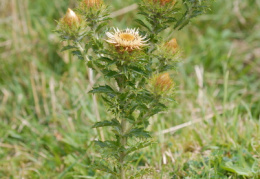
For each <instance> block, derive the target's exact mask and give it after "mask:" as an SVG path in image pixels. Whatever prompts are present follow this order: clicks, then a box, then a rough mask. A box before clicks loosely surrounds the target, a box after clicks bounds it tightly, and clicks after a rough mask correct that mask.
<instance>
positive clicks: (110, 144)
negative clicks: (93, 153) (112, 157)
mask: <svg viewBox="0 0 260 179" xmlns="http://www.w3.org/2000/svg"><path fill="white" fill-rule="evenodd" d="M94 142H95V144H96V145H98V146H99V147H101V148H110V149H114V150H116V149H118V146H117V143H116V142H114V141H105V142H102V141H94Z"/></svg>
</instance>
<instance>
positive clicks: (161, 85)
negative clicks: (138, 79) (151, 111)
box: [153, 73, 174, 93]
mask: <svg viewBox="0 0 260 179" xmlns="http://www.w3.org/2000/svg"><path fill="white" fill-rule="evenodd" d="M153 85H154V90H155V92H156V93H164V92H168V91H169V90H170V89H172V88H173V85H174V83H173V81H172V79H171V77H170V74H169V73H163V74H160V75H159V76H157V77H155V79H154V84H153Z"/></svg>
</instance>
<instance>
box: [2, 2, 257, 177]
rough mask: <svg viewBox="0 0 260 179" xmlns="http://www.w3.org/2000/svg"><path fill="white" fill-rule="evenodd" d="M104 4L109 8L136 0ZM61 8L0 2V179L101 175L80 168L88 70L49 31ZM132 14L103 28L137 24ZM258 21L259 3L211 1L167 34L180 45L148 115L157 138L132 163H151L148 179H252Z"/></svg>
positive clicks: (85, 147)
mask: <svg viewBox="0 0 260 179" xmlns="http://www.w3.org/2000/svg"><path fill="white" fill-rule="evenodd" d="M74 2H75V1H74ZM105 2H107V4H110V5H111V10H112V11H114V10H117V9H120V8H123V7H125V6H127V5H131V4H132V3H134V2H136V1H133V0H125V1H121V0H114V1H108V0H107V1H105ZM112 2H113V3H112ZM237 3H238V6H237ZM68 6H70V7H73V6H74V3H73V1H72V0H71V1H70V2H69V1H63V0H55V1H52V0H34V1H32V0H24V1H19V3H18V0H13V1H8V0H2V1H1V2H0V12H1V14H0V62H1V65H0V129H1V130H0V178H3V179H5V178H44V179H45V178H109V176H108V175H104V173H101V172H95V171H92V170H90V169H88V167H87V166H88V165H89V164H90V163H91V162H92V161H93V159H94V158H95V156H97V154H98V152H97V151H96V150H97V149H96V148H95V147H94V146H93V143H92V141H93V140H94V139H96V138H97V137H98V133H97V131H95V130H93V129H92V128H91V126H92V125H93V123H94V122H95V121H96V117H95V115H94V109H93V102H92V97H91V95H88V94H87V90H88V87H89V86H88V84H89V83H88V78H87V72H86V67H85V65H84V62H83V61H80V60H78V59H75V58H74V57H72V56H71V55H69V54H68V53H61V52H60V49H61V45H60V44H59V39H58V37H57V36H56V34H54V33H53V30H54V29H55V21H54V20H57V19H59V18H60V17H61V16H62V15H63V13H64V12H65V11H66V8H67V7H68ZM135 13H136V11H133V12H130V13H128V14H125V15H124V16H119V17H117V18H115V19H113V21H112V23H111V26H119V27H121V28H123V27H131V26H135V25H136V24H135V23H134V22H133V20H132V19H133V18H132V17H133V16H134V15H135ZM259 24H260V3H259V1H257V0H247V1H240V0H232V1H221V0H219V1H216V2H215V3H214V4H213V6H212V10H211V11H210V12H209V13H208V14H206V15H203V16H201V17H199V18H198V19H196V20H193V22H192V23H191V24H190V25H189V26H187V27H186V28H185V29H184V30H183V31H181V32H174V36H175V37H177V39H178V42H179V44H180V46H181V47H182V51H183V55H182V60H181V63H180V65H179V69H178V71H177V72H176V75H175V81H176V83H177V87H176V88H177V90H176V102H173V103H170V104H169V107H170V110H169V112H168V113H164V114H160V115H158V116H157V117H154V118H152V119H151V126H150V127H149V130H150V131H154V139H155V141H156V142H157V143H156V144H155V145H153V146H152V147H150V148H146V149H144V150H141V151H140V152H139V153H138V155H136V156H135V157H136V160H135V162H134V164H135V165H136V166H138V167H140V168H142V167H147V166H150V167H152V168H154V169H156V170H157V171H158V176H154V177H153V178H165V179H168V178H192V179H193V178H255V179H257V178H259V177H260V169H259V168H260V154H259V152H260V128H259V124H260V92H259V89H260V81H259V78H260V48H259V40H260V26H259ZM170 33H171V31H170V30H169V31H168V32H166V37H167V34H170ZM166 39H167V38H166ZM98 100H99V111H100V115H101V119H108V118H109V116H108V114H107V113H106V112H105V107H104V106H103V105H102V102H101V100H100V99H98ZM189 121H193V122H194V123H192V124H191V125H189V126H186V127H183V128H181V129H178V130H175V131H174V132H172V133H166V134H162V133H161V132H160V131H163V130H165V129H169V128H172V127H174V126H178V125H181V124H183V123H185V122H189ZM156 132H158V133H159V134H157V133H156ZM104 134H105V137H106V138H109V136H110V134H111V132H110V131H109V129H107V130H105V131H104Z"/></svg>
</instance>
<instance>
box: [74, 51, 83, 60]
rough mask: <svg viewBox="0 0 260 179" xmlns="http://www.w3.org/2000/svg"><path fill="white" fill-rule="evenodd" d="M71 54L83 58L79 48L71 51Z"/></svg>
mask: <svg viewBox="0 0 260 179" xmlns="http://www.w3.org/2000/svg"><path fill="white" fill-rule="evenodd" d="M72 54H73V55H74V56H77V57H78V58H79V59H80V60H84V57H83V56H82V54H81V52H80V51H79V50H75V51H72Z"/></svg>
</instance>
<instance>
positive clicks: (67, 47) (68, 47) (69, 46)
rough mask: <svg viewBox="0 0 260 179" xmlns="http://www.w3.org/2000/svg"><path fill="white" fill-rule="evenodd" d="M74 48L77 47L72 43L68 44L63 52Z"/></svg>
mask: <svg viewBox="0 0 260 179" xmlns="http://www.w3.org/2000/svg"><path fill="white" fill-rule="evenodd" d="M73 48H76V47H75V46H72V45H67V46H65V47H63V48H62V49H61V52H63V51H66V50H70V49H73Z"/></svg>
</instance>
